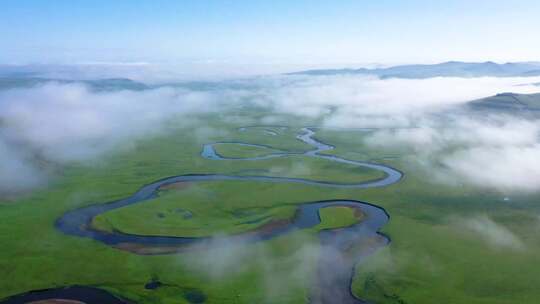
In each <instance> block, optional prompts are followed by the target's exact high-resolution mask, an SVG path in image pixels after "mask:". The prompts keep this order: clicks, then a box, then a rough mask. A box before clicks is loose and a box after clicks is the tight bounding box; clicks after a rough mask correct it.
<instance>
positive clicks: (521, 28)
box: [0, 0, 540, 64]
mask: <svg viewBox="0 0 540 304" xmlns="http://www.w3.org/2000/svg"><path fill="white" fill-rule="evenodd" d="M539 16H540V1H538V0H522V1H519V0H518V1H500V0H492V1H483V0H475V1H465V0H456V1H423V0H412V1H397V0H394V1H391V0H378V1H362V0H356V1H353V0H350V1H347V0H344V1H317V0H312V1H307V0H297V1H293V0H289V1H285V0H274V1H270V0H268V1H256V0H249V1H247V0H246V1H244V0H237V1H232V0H230V1H226V0H221V1H219V0H215V1H204V0H193V1H189V0H184V1H181V0H176V1H172V0H171V1H165V0H152V1H151V0H147V1H142V0H93V1H90V0H88V1H85V0H71V1H67V0H41V1H38V0H33V1H32V0H3V1H2V2H1V9H0V37H1V38H0V63H80V62H139V61H144V62H161V63H164V62H165V63H168V62H232V63H248V64H249V63H260V64H267V63H270V64H272V63H281V64H283V63H284V64H288V63H301V64H311V63H328V64H334V63H336V64H337V63H339V64H342V63H388V64H392V63H407V62H436V61H445V60H467V61H484V60H494V61H523V60H540V33H539V32H540V17H539Z"/></svg>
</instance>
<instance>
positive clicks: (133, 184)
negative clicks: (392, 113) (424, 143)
mask: <svg viewBox="0 0 540 304" xmlns="http://www.w3.org/2000/svg"><path fill="white" fill-rule="evenodd" d="M227 115H229V116H231V117H232V116H233V115H232V114H230V113H228V114H227V113H223V114H212V115H208V116H205V117H200V120H201V121H204V130H205V131H204V132H197V128H196V127H194V126H191V125H188V124H184V123H180V122H179V121H180V119H179V121H173V122H171V123H170V124H168V126H167V129H166V130H165V131H164V133H162V134H161V135H158V136H154V137H151V138H147V139H142V140H139V141H138V142H136V143H135V144H134V145H132V146H130V147H124V148H123V149H119V151H117V152H115V153H111V154H110V155H108V156H107V157H106V158H105V159H102V160H100V161H95V162H91V163H86V164H73V165H71V166H68V167H66V168H63V170H62V171H61V174H60V175H59V176H57V177H56V178H55V179H53V180H52V181H51V183H50V184H49V185H48V187H47V188H43V189H41V190H37V191H35V192H32V193H27V194H24V195H21V196H19V197H16V198H9V199H4V200H3V201H2V202H1V203H0V244H2V250H1V251H0V269H1V270H2V277H1V278H0V298H3V297H7V296H10V295H13V294H18V293H21V292H26V291H28V290H36V289H44V288H52V287H58V286H65V285H72V284H80V285H92V286H98V287H102V288H106V289H108V290H110V291H111V292H113V293H116V294H119V295H122V296H123V297H126V298H128V299H131V300H133V301H136V302H138V303H189V301H188V300H187V297H186V294H189V293H190V292H201V293H203V294H204V295H205V296H206V303H306V302H307V297H308V294H309V287H310V286H311V282H312V277H313V276H314V275H315V271H316V254H317V253H316V252H312V254H305V248H306V244H308V245H310V246H309V247H308V248H311V249H310V250H312V251H316V248H317V244H318V239H317V231H318V230H319V229H320V228H321V227H330V226H335V225H348V224H350V223H351V221H352V218H351V216H352V215H351V212H350V211H346V210H344V209H343V210H342V209H337V210H339V211H336V210H334V209H328V210H325V211H323V212H322V214H321V218H322V219H323V223H322V224H321V225H320V226H318V227H316V229H306V230H300V231H296V232H293V233H290V234H287V235H284V236H281V237H278V238H275V239H272V240H270V241H267V242H259V243H256V244H250V245H242V246H243V247H241V248H229V249H228V250H229V251H227V250H224V251H220V252H217V253H215V254H219V255H220V256H222V257H223V256H226V257H231V256H232V257H236V256H238V258H239V260H240V261H241V263H240V262H238V263H231V264H234V265H240V266H235V267H232V268H231V267H230V265H229V266H228V267H225V266H223V265H218V264H214V263H213V261H214V262H215V261H217V260H219V259H217V258H214V257H213V256H212V255H211V254H213V253H211V252H210V253H200V252H185V253H178V254H172V255H160V256H142V255H136V254H132V253H129V252H126V251H122V250H118V249H115V248H112V247H109V246H107V245H104V244H102V243H99V242H96V241H93V240H90V239H85V238H79V237H74V236H67V235H64V234H62V233H61V232H60V231H58V230H57V229H55V227H54V222H55V220H56V219H57V218H58V217H60V216H61V215H62V214H63V213H64V212H66V211H68V210H72V209H74V208H80V207H83V206H87V205H91V204H96V203H103V202H107V201H110V200H114V199H119V198H123V197H126V196H129V195H130V194H132V193H134V192H135V191H137V189H138V188H139V187H141V186H142V185H145V184H148V183H150V182H153V181H155V180H158V179H161V178H163V177H167V176H173V175H180V174H188V173H222V174H247V175H253V174H257V175H279V176H282V175H285V176H294V177H309V178H312V179H321V180H328V181H334V182H352V181H355V182H356V181H362V180H368V179H371V178H374V177H375V178H376V177H380V175H379V174H380V173H379V172H376V171H375V172H373V171H367V170H364V169H362V170H359V169H357V168H351V167H348V166H346V165H340V164H336V163H329V162H325V161H324V160H314V159H308V158H305V157H301V156H299V157H298V158H296V159H294V158H284V159H271V160H265V161H254V162H250V161H237V160H231V161H213V160H206V159H203V158H202V157H200V152H201V147H202V144H204V143H209V142H218V141H244V142H248V143H254V144H263V145H269V146H272V147H275V148H276V149H280V150H289V151H304V150H306V149H309V146H306V145H305V144H303V143H302V142H300V141H298V140H296V139H295V138H294V135H295V134H296V133H295V132H297V130H298V127H299V126H301V125H300V123H302V124H305V125H314V124H316V123H317V122H309V121H301V120H299V119H296V118H294V117H282V118H281V119H282V120H283V121H287V120H289V121H291V122H295V126H296V127H293V128H290V129H288V130H287V131H284V132H282V133H279V134H278V135H277V136H272V135H263V134H262V133H261V132H260V131H258V130H247V131H245V132H239V131H238V130H237V128H238V127H241V125H239V124H238V123H234V122H233V121H235V120H234V119H231V118H230V117H227ZM234 115H236V117H241V118H242V117H243V118H244V119H245V120H250V121H255V122H256V121H257V120H258V119H259V118H261V117H262V116H263V114H254V113H252V112H250V111H248V110H242V111H237V113H235V114H234ZM238 121H240V120H238ZM201 125H202V124H201ZM194 130H195V131H194ZM208 130H214V131H215V132H209V131H208ZM216 130H217V131H216ZM351 132H353V131H340V130H328V131H326V130H321V131H320V132H317V138H320V139H322V140H324V141H326V142H328V143H330V144H333V145H335V146H336V147H337V149H336V150H335V151H329V153H334V154H338V155H341V156H343V157H346V158H350V159H357V160H373V161H379V162H382V163H386V164H388V165H391V166H393V167H395V168H397V169H400V170H402V171H404V172H405V173H406V175H405V178H404V179H403V180H402V181H401V182H400V183H398V184H395V185H391V186H389V187H386V188H372V189H365V190H358V189H335V188H323V187H316V186H307V185H299V184H283V183H255V182H244V181H229V182H211V183H197V184H192V185H188V186H187V187H186V188H184V189H178V190H166V191H163V192H162V193H161V195H160V197H159V198H157V199H154V200H150V201H145V202H142V203H140V204H136V205H132V206H129V207H125V208H121V209H118V210H114V211H111V212H108V213H106V214H103V215H101V216H99V217H97V218H96V220H95V222H94V223H93V224H94V225H96V226H98V227H100V228H102V229H112V228H114V229H120V230H125V231H129V232H133V233H142V234H167V235H179V234H181V235H192V236H200V235H213V234H216V233H220V232H222V233H237V232H241V231H245V230H249V229H252V228H254V227H256V226H258V225H261V224H263V223H265V222H266V221H268V220H269V219H270V218H288V217H290V216H292V214H294V206H295V205H297V204H299V203H302V202H308V201H317V200H326V199H354V200H360V201H367V202H370V203H373V204H376V205H379V206H382V207H384V208H385V209H386V210H387V211H388V213H389V214H390V216H391V219H390V221H389V223H388V224H387V225H386V226H385V227H384V228H383V232H384V233H386V234H387V235H388V236H389V237H390V238H391V240H392V242H391V244H390V245H389V246H388V247H386V248H384V249H382V250H381V251H379V252H378V253H377V254H375V255H373V256H371V257H370V258H369V260H367V261H365V262H364V263H362V264H361V265H358V267H357V268H356V272H355V277H354V281H353V291H354V293H355V294H357V295H358V296H360V297H362V298H366V299H369V300H372V301H373V302H375V303H415V304H422V303H456V304H462V303H468V304H469V303H470V304H476V303H478V304H484V303H490V304H493V303H495V304H510V303H520V304H521V303H524V304H526V303H537V302H538V299H539V298H540V289H538V288H537V287H538V286H539V285H540V276H539V275H538V274H539V273H540V255H538V252H540V251H539V250H540V233H538V232H539V231H540V222H539V221H538V215H539V214H540V210H539V209H540V208H539V206H538V202H539V201H540V196H539V195H538V194H528V195H526V194H513V195H511V196H510V198H511V200H510V201H505V200H503V198H504V196H503V195H502V194H500V193H497V192H494V191H488V190H485V189H477V188H470V187H465V186H462V185H456V186H449V185H446V186H444V185H440V184H436V183H430V182H429V181H430V178H429V176H424V174H426V172H425V171H424V170H421V169H420V168H415V167H414V164H411V163H408V162H406V161H405V160H404V159H403V158H402V157H401V156H402V155H391V156H392V158H387V159H383V157H386V152H385V151H377V150H376V149H374V148H367V147H366V146H365V144H363V143H362V136H363V135H362V133H359V132H354V140H351V138H353V137H352V136H349V135H348V134H350V133H351ZM340 134H341V135H340ZM343 134H345V135H343ZM225 152H226V151H224V153H225ZM238 153H240V154H241V153H243V152H242V151H238ZM250 153H251V152H250ZM406 153H407V151H404V152H403V154H406ZM294 166H297V167H298V168H300V169H302V170H299V169H298V168H294ZM276 168H277V169H276ZM280 168H284V169H280ZM304 168H307V169H306V170H304ZM293 169H294V170H293ZM179 209H181V210H180V211H179ZM186 210H187V211H189V213H187V212H186ZM160 213H162V214H163V217H161V216H159V215H158V214H160ZM186 214H191V217H190V216H186ZM483 215H485V216H489V217H490V218H491V219H492V220H493V221H494V222H495V223H497V224H498V225H501V226H503V227H505V228H506V229H508V230H510V231H511V232H512V233H513V234H514V235H515V236H517V237H519V238H520V239H521V240H522V241H523V246H522V247H520V248H510V247H501V246H496V245H493V244H492V243H490V242H489V241H488V240H486V239H484V238H482V237H481V236H480V235H477V234H475V233H474V232H471V231H470V230H467V229H466V228H465V227H464V226H463V225H461V224H460V223H461V222H462V221H461V220H462V219H467V218H470V217H475V216H483ZM246 222H247V223H246ZM137 223H139V224H137ZM226 253H229V254H226ZM207 255H208V256H207ZM201 261H202V262H201ZM299 265H301V266H302V267H299ZM291 269H295V271H294V272H292V271H291ZM152 278H158V279H159V280H160V281H161V282H163V283H164V284H165V286H163V287H161V288H158V289H156V290H146V289H145V288H144V284H145V283H147V282H149V281H150V280H151V279H152ZM276 282H279V284H276Z"/></svg>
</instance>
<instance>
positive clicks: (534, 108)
mask: <svg viewBox="0 0 540 304" xmlns="http://www.w3.org/2000/svg"><path fill="white" fill-rule="evenodd" d="M468 106H469V107H470V108H472V109H473V110H484V111H485V110H490V111H495V112H499V113H523V112H532V113H531V114H536V115H539V114H540V94H515V93H502V94H497V95H495V96H492V97H487V98H483V99H479V100H476V101H472V102H470V103H468Z"/></svg>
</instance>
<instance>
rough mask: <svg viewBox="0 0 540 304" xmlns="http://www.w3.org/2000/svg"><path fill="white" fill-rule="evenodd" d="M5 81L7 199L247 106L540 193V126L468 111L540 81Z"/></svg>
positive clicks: (483, 183)
mask: <svg viewBox="0 0 540 304" xmlns="http://www.w3.org/2000/svg"><path fill="white" fill-rule="evenodd" d="M113 71H114V69H113ZM106 72H107V70H106V69H105V70H104V71H103V72H101V73H106ZM115 73H117V71H116V72H115ZM156 73H157V72H156ZM150 78H152V77H150ZM5 79H7V80H10V81H11V84H13V83H15V84H19V85H11V86H9V87H6V88H4V89H3V90H1V91H0V106H1V107H2V109H3V110H2V112H1V113H0V122H1V131H2V132H1V137H0V149H2V151H3V153H2V156H1V157H2V164H3V165H2V166H1V169H0V181H2V183H0V184H1V185H2V186H1V187H2V190H3V191H5V192H14V191H15V192H17V191H21V190H25V189H29V188H32V187H34V186H38V185H40V184H41V185H43V184H44V183H46V182H47V180H49V179H50V178H52V177H53V176H54V172H52V171H53V170H52V169H51V168H53V167H55V166H58V165H59V166H62V165H65V164H69V163H74V162H75V163H87V162H88V161H95V160H99V159H100V158H101V157H102V156H103V155H105V154H107V153H114V152H115V151H116V150H117V149H121V150H126V149H130V146H131V145H132V144H133V142H134V141H135V140H137V139H138V138H143V137H148V136H152V135H155V134H159V133H160V132H163V131H164V128H163V126H164V125H165V124H166V123H167V122H168V121H170V120H171V119H174V120H175V121H176V122H181V123H183V124H190V123H191V124H193V126H195V128H200V129H201V131H200V132H212V130H206V131H205V130H204V127H202V126H200V125H199V126H198V125H197V120H196V115H193V114H197V113H199V114H202V113H210V112H216V113H218V112H222V113H228V112H229V111H230V110H231V109H234V108H238V107H242V106H246V105H250V106H256V107H259V108H260V109H261V111H262V112H263V113H265V115H266V117H264V118H262V119H260V120H261V121H255V122H251V123H252V124H261V123H262V124H265V123H266V124H268V122H273V121H274V120H276V119H277V120H278V122H279V116H280V115H281V114H287V115H291V114H292V115H296V116H299V117H306V118H308V119H312V120H318V121H320V122H321V124H322V126H323V127H328V128H335V127H339V128H380V130H378V131H376V132H373V133H371V134H369V135H368V136H365V139H364V140H365V143H366V144H368V145H370V146H373V147H379V148H384V149H390V150H392V149H403V148H404V147H405V148H406V149H409V150H412V151H414V154H413V155H412V156H410V157H411V161H413V162H416V163H417V164H419V165H421V166H424V167H425V169H426V170H427V171H431V172H433V175H434V176H435V177H436V179H437V180H440V181H441V182H444V183H455V182H457V181H466V182H467V183H471V184H473V185H476V186H478V187H488V188H493V189H498V190H500V191H504V192H507V191H517V190H520V191H523V190H526V191H537V190H538V189H539V187H540V163H539V160H538V158H537V157H536V155H540V154H539V153H540V144H539V141H538V138H539V130H540V122H539V120H538V117H537V116H534V115H533V116H532V117H527V118H525V119H523V117H522V116H521V114H520V116H516V115H513V114H515V113H505V112H489V113H488V114H487V115H483V114H482V115H475V114H474V111H472V112H471V111H469V110H464V107H462V106H463V105H464V104H465V103H467V102H469V101H472V100H476V99H480V98H483V97H488V96H492V95H495V94H498V93H503V92H514V93H524V94H528V93H535V92H539V91H540V88H539V87H538V86H536V85H535V83H538V82H539V81H540V77H467V78H460V77H432V78H422V79H411V78H380V77H377V76H371V75H350V74H345V75H342V74H339V75H330V76H328V75H324V76H311V75H274V76H266V77H248V78H243V79H236V80H222V81H207V82H189V81H188V82H186V81H180V82H179V81H172V82H171V80H169V81H167V82H165V83H153V84H144V83H139V84H138V85H136V86H135V85H133V84H132V83H130V82H129V81H127V80H123V81H118V80H115V82H112V83H116V85H114V86H103V84H102V83H107V80H106V79H105V80H98V81H99V82H96V81H97V80H91V81H84V82H80V81H71V80H70V81H69V82H66V81H65V80H48V79H47V78H44V79H43V78H39V79H35V78H31V79H33V80H32V82H31V83H30V84H28V83H25V82H24V81H27V79H28V78H24V77H23V78H5ZM13 79H18V82H17V81H15V82H14V81H13ZM98 79H99V78H98ZM5 81H6V80H4V82H5ZM21 83H23V84H24V85H22V86H21V85H20V84H21ZM441 115H442V116H441ZM358 136H362V135H358Z"/></svg>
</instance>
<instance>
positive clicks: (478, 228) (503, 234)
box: [457, 215, 525, 250]
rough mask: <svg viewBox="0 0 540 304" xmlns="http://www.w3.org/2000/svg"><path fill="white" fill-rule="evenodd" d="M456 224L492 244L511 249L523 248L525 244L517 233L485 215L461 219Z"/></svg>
mask: <svg viewBox="0 0 540 304" xmlns="http://www.w3.org/2000/svg"><path fill="white" fill-rule="evenodd" d="M457 224H458V226H459V227H460V228H461V227H464V228H465V229H466V230H467V231H468V232H470V233H473V234H475V235H476V236H478V237H480V238H481V239H482V240H484V241H486V242H488V243H489V244H491V245H492V246H495V247H499V248H505V249H512V250H523V249H525V244H524V243H523V241H522V240H521V239H520V238H519V237H518V236H517V235H515V234H514V233H513V232H512V231H510V230H509V229H508V228H506V227H505V226H503V225H500V224H497V223H496V222H494V221H493V220H492V219H491V218H489V217H488V216H486V215H482V216H476V217H472V218H467V219H461V220H458V221H457Z"/></svg>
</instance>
